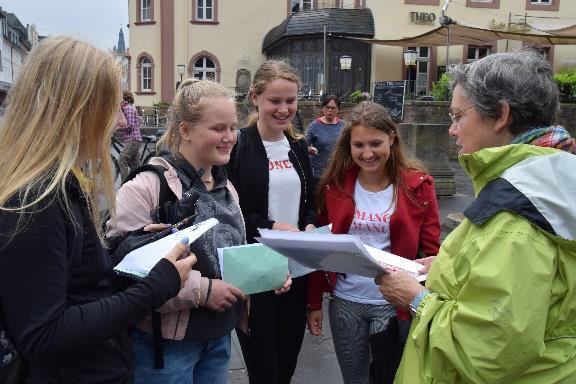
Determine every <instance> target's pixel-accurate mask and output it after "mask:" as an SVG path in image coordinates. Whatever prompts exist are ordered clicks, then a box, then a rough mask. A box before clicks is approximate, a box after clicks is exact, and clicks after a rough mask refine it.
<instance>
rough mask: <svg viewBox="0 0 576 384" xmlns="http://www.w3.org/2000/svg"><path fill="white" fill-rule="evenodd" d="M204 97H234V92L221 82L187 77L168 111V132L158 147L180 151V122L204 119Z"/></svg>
mask: <svg viewBox="0 0 576 384" xmlns="http://www.w3.org/2000/svg"><path fill="white" fill-rule="evenodd" d="M203 97H227V98H230V99H232V98H233V97H234V92H233V91H232V90H230V89H228V88H226V87H225V86H223V85H222V84H220V83H216V82H214V81H210V80H197V79H186V80H184V81H183V82H182V84H180V87H179V88H178V92H176V95H175V96H174V100H172V106H171V107H170V110H169V112H168V122H167V124H166V132H164V134H163V135H162V137H161V138H160V140H158V144H157V145H158V148H166V149H168V150H170V151H172V152H178V148H179V147H180V142H181V141H182V138H181V136H180V123H181V122H183V121H186V122H188V123H190V124H191V125H194V124H196V123H197V122H198V121H199V120H201V119H202V113H203V104H201V103H200V101H201V99H202V98H203Z"/></svg>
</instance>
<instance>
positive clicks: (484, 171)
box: [458, 144, 558, 196]
mask: <svg viewBox="0 0 576 384" xmlns="http://www.w3.org/2000/svg"><path fill="white" fill-rule="evenodd" d="M556 152H558V150H556V149H552V148H544V147H536V146H534V145H529V144H510V145H505V146H502V147H492V148H484V149H481V150H479V151H476V152H474V153H470V154H466V155H460V156H458V161H460V164H461V165H462V168H464V170H465V171H466V173H468V175H469V176H470V178H471V179H472V184H473V186H474V194H475V195H476V196H478V193H480V191H481V190H482V188H484V186H486V184H488V182H490V181H492V180H493V179H495V178H497V177H500V175H501V174H502V172H504V171H505V170H507V169H508V168H510V167H512V166H514V165H515V164H517V163H519V162H521V161H522V160H525V159H527V158H528V157H532V156H545V155H550V154H553V153H556Z"/></svg>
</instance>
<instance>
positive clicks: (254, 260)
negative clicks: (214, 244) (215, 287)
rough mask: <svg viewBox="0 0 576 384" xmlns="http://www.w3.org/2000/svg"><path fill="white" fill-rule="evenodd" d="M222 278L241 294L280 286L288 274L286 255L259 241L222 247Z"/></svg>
mask: <svg viewBox="0 0 576 384" xmlns="http://www.w3.org/2000/svg"><path fill="white" fill-rule="evenodd" d="M218 251H219V253H221V255H222V257H221V261H220V266H221V269H222V280H224V281H225V282H227V283H229V284H232V285H234V286H235V287H238V288H240V289H241V290H242V292H244V293H245V294H248V295H249V294H252V293H259V292H266V291H272V290H274V289H277V288H280V287H282V284H284V282H285V281H286V278H287V276H288V259H287V258H285V257H284V256H282V255H281V254H279V253H278V252H276V251H274V250H273V249H271V248H268V247H266V246H264V245H262V244H249V245H241V246H238V247H228V248H223V249H222V252H220V249H219V250H218Z"/></svg>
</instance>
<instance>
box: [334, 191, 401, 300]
mask: <svg viewBox="0 0 576 384" xmlns="http://www.w3.org/2000/svg"><path fill="white" fill-rule="evenodd" d="M354 201H355V202H356V209H355V212H354V218H353V219H352V224H351V225H350V229H349V230H348V233H349V234H350V235H355V236H358V237H359V238H360V240H362V242H363V243H365V244H368V245H370V246H372V247H374V248H378V249H382V250H384V251H387V252H389V251H390V217H391V215H392V214H393V213H394V209H395V207H396V206H395V203H394V186H393V185H390V186H388V188H386V189H384V190H383V191H379V192H370V191H367V190H365V189H364V188H362V186H361V185H360V182H358V180H356V186H355V187H354ZM334 295H336V296H338V297H340V298H343V299H345V300H349V301H353V302H356V303H363V304H376V305H384V304H387V303H388V302H387V301H386V300H384V298H383V297H382V293H380V291H379V290H378V286H377V285H376V284H375V283H374V279H371V278H369V277H363V276H357V275H352V274H346V275H342V274H339V275H338V279H337V281H336V287H335V289H334Z"/></svg>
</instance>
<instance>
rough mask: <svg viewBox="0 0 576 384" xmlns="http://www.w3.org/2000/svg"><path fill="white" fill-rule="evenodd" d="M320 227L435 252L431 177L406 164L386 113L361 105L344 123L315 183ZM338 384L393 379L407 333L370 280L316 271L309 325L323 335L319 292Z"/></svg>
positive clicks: (408, 251) (399, 314) (402, 316)
mask: <svg viewBox="0 0 576 384" xmlns="http://www.w3.org/2000/svg"><path fill="white" fill-rule="evenodd" d="M318 203H319V204H318V207H319V211H320V221H321V223H322V224H328V223H332V232H333V233H343V234H345V233H348V234H352V235H356V236H358V237H359V238H360V239H361V240H362V241H363V242H364V243H366V244H368V245H371V246H373V247H376V248H379V249H382V250H385V251H388V252H391V253H394V254H396V255H399V256H402V257H406V258H408V259H416V258H417V257H418V256H419V255H426V256H431V255H436V253H437V252H438V248H439V246H440V241H439V237H440V220H439V216H438V205H437V202H436V194H435V192H434V182H433V179H432V177H431V176H429V175H427V174H425V173H424V172H423V171H422V169H421V167H419V166H418V165H417V163H415V162H414V161H409V160H408V158H407V157H406V155H405V154H404V150H403V148H402V145H401V143H400V141H399V138H398V134H397V132H396V127H395V125H394V123H393V122H392V120H391V119H390V116H389V114H388V112H387V111H386V109H385V108H384V107H383V106H381V105H379V104H376V103H374V102H368V101H365V102H362V103H360V104H358V106H356V107H355V108H354V109H353V110H352V112H351V113H350V115H349V116H348V118H347V122H346V126H345V127H344V128H343V130H342V132H341V134H340V138H339V139H338V142H337V144H336V147H335V149H334V154H333V157H332V160H331V162H330V164H329V166H328V168H327V170H326V172H325V173H324V175H323V176H322V178H321V180H320V183H319V186H318ZM323 292H330V293H331V297H332V300H330V306H329V317H330V327H331V330H332V336H333V341H334V348H335V350H336V356H337V358H338V363H339V364H340V368H341V370H342V377H343V379H344V382H345V383H366V384H367V383H369V381H370V377H372V381H373V382H378V383H387V382H392V381H393V380H394V375H395V373H396V368H397V366H398V363H399V361H400V357H401V355H402V349H403V346H404V342H405V340H406V335H407V332H408V328H409V324H410V322H409V315H408V314H407V313H406V312H403V311H400V310H398V311H397V310H396V308H394V307H393V306H392V305H390V304H389V303H388V302H387V301H386V300H385V299H384V298H383V296H382V294H381V293H380V292H379V290H378V286H377V285H375V284H374V281H373V280H372V279H370V278H366V277H361V276H356V275H351V274H346V275H345V274H336V273H331V272H324V271H316V272H314V273H313V274H312V275H311V276H310V280H309V287H308V308H309V314H308V328H309V330H310V332H311V333H312V334H314V335H320V333H321V331H322V294H323ZM371 360H372V364H371V363H370V361H371Z"/></svg>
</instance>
